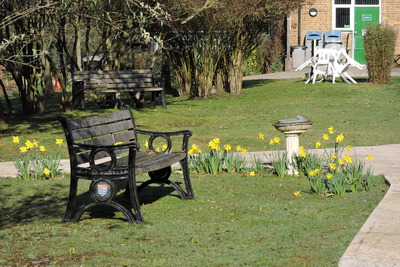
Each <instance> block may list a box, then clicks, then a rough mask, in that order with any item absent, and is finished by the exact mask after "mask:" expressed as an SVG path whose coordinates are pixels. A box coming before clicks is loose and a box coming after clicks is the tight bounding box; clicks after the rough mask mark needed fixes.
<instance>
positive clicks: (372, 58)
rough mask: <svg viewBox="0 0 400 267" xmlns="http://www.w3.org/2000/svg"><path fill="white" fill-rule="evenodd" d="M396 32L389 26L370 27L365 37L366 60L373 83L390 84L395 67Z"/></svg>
mask: <svg viewBox="0 0 400 267" xmlns="http://www.w3.org/2000/svg"><path fill="white" fill-rule="evenodd" d="M396 37H397V36H396V30H395V29H394V28H393V27H391V26H388V25H381V24H376V25H372V26H371V25H369V26H368V27H367V32H366V34H365V35H364V37H363V38H364V48H365V58H366V61H367V67H368V77H369V81H370V82H371V83H389V82H390V72H391V70H392V67H393V59H394V49H395V46H396Z"/></svg>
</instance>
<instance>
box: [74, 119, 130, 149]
mask: <svg viewBox="0 0 400 267" xmlns="http://www.w3.org/2000/svg"><path fill="white" fill-rule="evenodd" d="M133 128H134V126H133V123H132V122H131V121H128V120H124V121H117V122H110V123H105V124H99V125H94V126H91V127H88V128H82V129H77V130H73V131H72V132H71V134H72V138H73V139H74V140H75V142H78V143H80V142H82V141H84V139H88V138H98V137H101V136H104V135H110V134H111V135H114V134H115V133H117V132H122V131H127V130H133ZM103 144H104V145H113V143H112V144H111V143H103Z"/></svg>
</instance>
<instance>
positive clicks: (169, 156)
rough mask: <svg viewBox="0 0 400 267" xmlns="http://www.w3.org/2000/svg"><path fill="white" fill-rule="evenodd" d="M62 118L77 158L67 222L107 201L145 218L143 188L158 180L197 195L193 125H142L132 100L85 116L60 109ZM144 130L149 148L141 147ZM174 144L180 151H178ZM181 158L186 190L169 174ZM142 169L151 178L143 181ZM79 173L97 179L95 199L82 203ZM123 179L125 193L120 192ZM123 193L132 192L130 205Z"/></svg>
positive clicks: (187, 194) (92, 191) (91, 191)
mask: <svg viewBox="0 0 400 267" xmlns="http://www.w3.org/2000/svg"><path fill="white" fill-rule="evenodd" d="M58 120H59V121H60V122H61V124H62V126H63V129H64V132H65V136H66V140H67V145H68V151H69V156H70V162H71V163H70V165H71V181H70V192H69V199H68V205H67V210H66V213H65V217H64V219H63V222H77V221H79V219H80V217H81V216H82V214H83V213H84V212H85V211H87V210H89V209H91V208H93V207H95V206H101V205H106V206H111V207H113V208H115V209H117V210H119V211H121V212H122V213H123V214H124V215H125V216H126V217H127V219H128V221H129V222H131V223H132V222H144V219H143V215H142V213H141V210H140V202H139V198H138V192H140V191H141V190H142V189H143V188H144V187H146V186H147V185H149V184H152V183H162V184H168V185H170V186H172V188H174V189H175V190H176V191H177V192H178V193H179V194H180V196H181V198H182V199H194V194H193V190H192V187H191V183H190V178H189V170H188V153H187V152H188V142H189V138H190V136H191V135H192V132H191V131H188V130H184V131H176V132H152V131H145V130H139V129H137V128H136V126H135V123H134V119H133V116H132V113H131V110H130V107H129V106H124V107H123V110H121V111H118V112H113V113H108V114H104V115H98V116H89V117H84V118H80V119H67V117H66V116H65V115H60V116H59V117H58ZM138 135H142V136H143V135H144V136H145V137H146V139H147V137H148V149H149V151H143V150H141V149H140V146H139V144H138V139H137V137H138ZM155 140H157V141H155ZM160 141H162V142H165V143H166V146H165V148H164V149H162V151H160V150H159V149H157V148H155V147H154V143H155V142H157V143H159V142H160ZM173 141H174V145H176V144H177V143H178V144H177V145H176V147H175V146H174V147H173ZM175 141H176V142H175ZM173 148H174V150H177V151H176V152H173V150H172V149H173ZM157 150H158V151H157ZM178 162H179V163H180V164H181V167H182V172H183V174H182V176H183V181H184V184H185V189H186V191H184V190H183V189H182V188H181V186H180V185H179V184H178V183H176V182H173V181H171V180H170V179H169V177H170V175H171V165H173V164H174V163H178ZM141 173H148V175H149V177H150V179H149V180H147V181H145V182H143V183H142V184H140V186H137V182H136V175H138V174H141ZM79 179H86V180H90V181H91V185H90V189H89V194H90V200H89V201H88V202H86V203H85V204H83V205H82V206H81V207H79V208H76V207H75V206H76V201H77V188H78V180H79ZM121 183H122V184H124V185H123V189H125V194H122V193H121V194H118V193H119V191H120V189H121V187H118V185H119V184H121ZM125 184H126V186H125ZM117 194H118V195H117ZM121 197H122V199H123V198H124V197H129V200H130V201H129V205H126V204H123V203H122V202H123V201H120V200H117V199H121ZM125 202H126V201H125Z"/></svg>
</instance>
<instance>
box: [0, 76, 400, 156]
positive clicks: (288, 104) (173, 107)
mask: <svg viewBox="0 0 400 267" xmlns="http://www.w3.org/2000/svg"><path fill="white" fill-rule="evenodd" d="M358 81H359V84H355V85H348V84H346V83H343V82H339V83H336V84H331V83H317V84H315V85H311V84H304V82H303V81H302V80H301V79H292V80H265V81H245V82H244V88H245V89H244V90H243V94H242V95H240V96H231V95H228V94H223V95H219V96H213V97H212V98H211V99H209V100H202V99H193V100H187V99H184V98H180V97H172V95H168V108H167V109H162V108H161V107H160V106H157V107H156V108H154V109H151V108H143V109H135V110H134V111H133V113H134V116H135V120H136V124H137V125H138V127H140V128H143V129H149V130H167V131H168V130H171V131H173V130H180V129H191V130H193V137H192V138H191V143H195V144H197V145H199V146H203V147H202V149H203V150H204V149H205V148H206V145H207V144H208V141H209V140H211V139H212V138H215V137H218V138H220V139H221V141H222V142H223V143H229V144H231V145H232V146H233V147H234V146H236V145H241V146H242V147H244V148H246V149H248V150H249V151H262V150H266V149H268V146H266V145H265V144H266V143H265V142H260V140H258V138H257V136H258V133H259V132H263V133H264V134H265V135H266V137H267V138H271V137H274V136H279V137H283V135H282V134H281V133H280V132H278V131H276V130H275V128H274V127H273V126H272V123H274V122H276V121H278V120H279V119H284V118H293V117H296V116H297V115H301V116H304V117H307V118H309V119H310V120H312V121H313V126H312V128H311V129H309V130H308V131H307V132H306V133H304V134H302V136H301V139H300V142H301V145H303V146H305V147H306V148H313V147H314V144H315V142H316V141H318V140H321V137H322V134H323V133H325V132H326V129H327V128H328V127H329V126H333V127H334V128H335V129H336V131H337V132H338V133H344V134H345V135H346V143H347V144H349V145H352V146H370V145H381V144H391V143H398V142H399V138H398V134H397V133H398V132H399V131H400V124H399V123H398V120H399V117H400V88H399V86H398V85H399V83H400V77H393V78H392V83H391V84H388V85H371V84H369V83H368V82H367V81H366V80H365V79H358ZM48 102H49V103H50V105H49V108H48V110H49V112H46V113H45V114H40V115H35V116H29V117H24V116H21V115H19V114H15V115H13V117H12V118H11V119H10V120H9V121H8V126H6V127H4V128H3V129H2V131H1V135H0V161H9V160H12V159H13V158H15V157H17V156H18V154H19V151H18V149H16V148H15V146H11V145H10V144H11V139H12V136H16V135H18V136H20V138H21V139H23V140H26V139H32V138H35V139H36V140H38V141H39V142H42V143H43V144H45V145H46V144H48V145H50V144H53V143H54V140H55V138H60V137H63V133H62V129H61V126H60V125H59V123H58V122H57V121H56V116H57V115H58V114H59V113H60V112H59V111H58V110H57V108H58V105H57V103H58V102H59V95H55V96H53V97H52V98H49V99H48ZM89 107H90V109H89V110H88V111H87V112H79V111H74V112H71V113H69V114H67V115H68V116H85V115H91V114H97V113H102V112H111V111H112V110H104V109H99V108H98V107H96V106H94V105H91V106H90V105H89ZM63 157H64V158H66V157H67V151H66V148H65V147H64V149H63Z"/></svg>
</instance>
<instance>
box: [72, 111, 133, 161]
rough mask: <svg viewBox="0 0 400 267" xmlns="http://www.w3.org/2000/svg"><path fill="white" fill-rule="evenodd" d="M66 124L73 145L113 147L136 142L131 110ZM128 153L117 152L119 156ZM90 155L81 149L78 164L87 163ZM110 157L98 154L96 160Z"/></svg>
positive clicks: (124, 150)
mask: <svg viewBox="0 0 400 267" xmlns="http://www.w3.org/2000/svg"><path fill="white" fill-rule="evenodd" d="M66 124H67V127H68V130H69V133H70V135H68V136H69V138H71V140H70V143H71V144H74V143H79V144H88V145H101V146H104V145H105V146H107V145H108V146H112V145H116V143H119V142H123V143H125V142H132V141H135V140H136V135H135V125H134V121H133V118H132V115H131V112H130V110H122V111H119V112H113V113H108V114H103V115H97V116H90V117H85V118H81V119H74V120H68V121H67V122H66ZM126 151H127V149H120V150H118V151H115V152H116V154H117V155H118V154H121V153H125V152H126ZM89 154H90V151H88V150H86V149H81V150H80V151H79V152H78V156H77V161H78V162H77V163H78V164H83V163H87V162H88V161H89ZM108 156H109V155H108V154H107V153H98V154H96V159H101V158H102V157H108Z"/></svg>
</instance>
